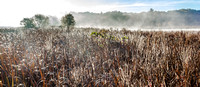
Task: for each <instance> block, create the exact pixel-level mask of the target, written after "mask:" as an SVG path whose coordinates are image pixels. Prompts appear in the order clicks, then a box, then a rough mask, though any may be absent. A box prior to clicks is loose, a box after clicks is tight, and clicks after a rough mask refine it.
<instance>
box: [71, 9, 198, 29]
mask: <svg viewBox="0 0 200 87" xmlns="http://www.w3.org/2000/svg"><path fill="white" fill-rule="evenodd" d="M72 14H73V15H74V16H75V20H76V24H77V26H91V27H98V26H103V27H140V28H191V27H192V28H196V27H199V26H200V10H194V9H180V10H173V11H167V12H165V11H154V10H153V9H151V10H150V11H148V12H141V13H125V12H120V11H112V12H106V13H91V12H80V13H75V12H72Z"/></svg>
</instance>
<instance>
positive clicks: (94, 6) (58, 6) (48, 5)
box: [0, 0, 200, 26]
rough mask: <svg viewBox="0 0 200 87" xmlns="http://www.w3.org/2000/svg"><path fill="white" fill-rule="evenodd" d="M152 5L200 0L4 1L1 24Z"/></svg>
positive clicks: (192, 4)
mask: <svg viewBox="0 0 200 87" xmlns="http://www.w3.org/2000/svg"><path fill="white" fill-rule="evenodd" d="M150 8H153V9H155V10H160V11H167V10H174V9H181V8H192V9H198V10H199V9H200V0H0V11H1V12H0V26H20V20H22V19H23V18H24V17H32V16H33V15H35V14H44V15H52V16H57V17H58V18H60V17H61V16H63V15H64V14H66V13H68V12H70V11H74V12H85V11H90V12H107V11H113V10H118V11H123V12H142V11H148V10H149V9H150Z"/></svg>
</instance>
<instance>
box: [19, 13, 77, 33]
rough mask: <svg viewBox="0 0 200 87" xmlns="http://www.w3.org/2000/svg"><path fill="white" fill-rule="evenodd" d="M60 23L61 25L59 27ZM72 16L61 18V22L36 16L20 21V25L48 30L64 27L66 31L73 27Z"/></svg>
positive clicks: (67, 15) (51, 17)
mask: <svg viewBox="0 0 200 87" xmlns="http://www.w3.org/2000/svg"><path fill="white" fill-rule="evenodd" d="M60 22H61V23H62V25H60ZM75 23H76V22H75V20H74V16H73V15H72V14H66V15H65V16H63V17H62V19H61V21H59V20H58V18H57V17H54V16H45V15H42V14H36V15H34V16H33V17H31V18H24V19H23V20H21V21H20V24H21V25H23V26H24V28H26V29H28V28H35V29H38V28H48V27H56V26H61V27H64V28H65V27H66V28H67V29H68V30H69V29H70V28H73V27H74V25H75Z"/></svg>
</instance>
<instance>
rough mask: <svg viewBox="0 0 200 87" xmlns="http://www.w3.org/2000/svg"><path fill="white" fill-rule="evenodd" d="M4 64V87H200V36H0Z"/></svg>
mask: <svg viewBox="0 0 200 87" xmlns="http://www.w3.org/2000/svg"><path fill="white" fill-rule="evenodd" d="M92 32H98V33H101V35H103V36H92V35H91V33H92ZM0 58H1V59H0V86H8V87H10V86H12V87H13V86H20V87H21V86H27V87H29V86H33V87H38V86H39V87H42V86H43V87H54V86H56V87H60V86H75V87H76V86H78V87H80V86H88V87H93V86H100V87H101V86H105V87H116V86H118V87H130V86H131V87H132V86H133V87H138V86H140V87H145V86H146V87H148V86H149V87H152V86H156V87H180V86H182V87H198V86H200V68H199V67H200V32H183V31H180V32H162V31H156V32H154V31H151V32H144V31H128V30H125V29H124V30H122V31H115V30H98V29H82V30H76V29H75V30H73V31H71V32H70V33H67V32H65V31H63V30H59V29H55V30H52V29H51V30H23V31H21V32H9V33H5V32H1V33H0Z"/></svg>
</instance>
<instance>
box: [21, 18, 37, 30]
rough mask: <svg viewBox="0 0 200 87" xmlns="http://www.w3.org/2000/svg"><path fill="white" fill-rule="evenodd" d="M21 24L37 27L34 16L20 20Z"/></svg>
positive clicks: (26, 26) (27, 26)
mask: <svg viewBox="0 0 200 87" xmlns="http://www.w3.org/2000/svg"><path fill="white" fill-rule="evenodd" d="M20 25H24V27H25V28H35V27H36V25H35V24H34V20H33V19H32V18H24V19H23V20H22V21H20Z"/></svg>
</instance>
